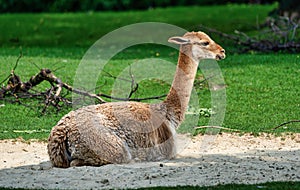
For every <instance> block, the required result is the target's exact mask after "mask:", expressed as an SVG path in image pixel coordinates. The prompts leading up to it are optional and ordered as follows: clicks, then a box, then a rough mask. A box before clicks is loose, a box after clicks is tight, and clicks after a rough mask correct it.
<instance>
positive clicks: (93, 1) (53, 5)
mask: <svg viewBox="0 0 300 190" xmlns="http://www.w3.org/2000/svg"><path fill="white" fill-rule="evenodd" d="M291 1H292V2H299V0H284V1H282V2H287V4H286V3H284V7H287V8H290V7H294V6H291V5H290V2H291ZM274 2H276V1H275V0H217V1H216V0H43V1H41V0H0V12H1V13H4V12H6V13H8V12H10V13H15V12H31V13H32V12H83V11H124V10H145V9H151V8H156V7H168V6H189V5H220V4H228V3H247V4H248V3H259V4H266V3H274ZM298 4H299V3H298Z"/></svg>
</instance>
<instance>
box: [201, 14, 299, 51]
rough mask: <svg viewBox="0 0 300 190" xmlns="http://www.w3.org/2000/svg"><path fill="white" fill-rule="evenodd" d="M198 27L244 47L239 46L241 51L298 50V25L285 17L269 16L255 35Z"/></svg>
mask: <svg viewBox="0 0 300 190" xmlns="http://www.w3.org/2000/svg"><path fill="white" fill-rule="evenodd" d="M198 27H199V28H200V29H201V30H205V31H207V32H208V33H214V34H217V35H219V36H221V37H222V38H223V39H227V40H229V41H232V42H233V43H235V44H237V45H238V46H241V47H244V49H241V48H239V50H240V51H241V50H242V52H245V51H249V50H254V51H259V52H278V51H287V52H299V51H300V40H299V39H296V32H297V30H298V29H299V25H298V24H297V23H295V22H293V21H291V20H290V19H289V18H287V17H279V18H278V19H273V18H269V20H268V21H267V22H266V23H265V24H264V26H263V27H264V28H263V29H260V31H258V34H257V35H255V36H249V35H247V34H246V33H244V32H241V31H237V30H236V31H235V34H226V33H223V32H221V31H218V30H216V29H213V28H209V27H206V26H203V25H199V26H198ZM298 37H299V36H298Z"/></svg>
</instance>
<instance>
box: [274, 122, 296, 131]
mask: <svg viewBox="0 0 300 190" xmlns="http://www.w3.org/2000/svg"><path fill="white" fill-rule="evenodd" d="M298 122H300V120H291V121H287V122H284V123H282V124H280V125H278V126H276V127H274V128H273V129H272V130H276V129H278V128H280V127H282V126H285V125H287V124H290V123H298Z"/></svg>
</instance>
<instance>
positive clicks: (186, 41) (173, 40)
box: [168, 36, 191, 45]
mask: <svg viewBox="0 0 300 190" xmlns="http://www.w3.org/2000/svg"><path fill="white" fill-rule="evenodd" d="M168 42H170V43H174V44H180V45H183V44H190V43H191V41H190V40H189V39H187V38H184V37H179V36H175V37H171V38H169V40H168Z"/></svg>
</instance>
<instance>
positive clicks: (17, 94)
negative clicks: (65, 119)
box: [0, 54, 166, 113]
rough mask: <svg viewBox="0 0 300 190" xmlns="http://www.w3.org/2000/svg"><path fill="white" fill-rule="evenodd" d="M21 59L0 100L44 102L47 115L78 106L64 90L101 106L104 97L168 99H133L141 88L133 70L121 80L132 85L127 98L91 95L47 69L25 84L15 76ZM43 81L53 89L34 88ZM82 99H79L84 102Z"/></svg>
mask: <svg viewBox="0 0 300 190" xmlns="http://www.w3.org/2000/svg"><path fill="white" fill-rule="evenodd" d="M21 57H22V54H20V56H19V57H18V59H17V61H16V64H15V66H14V68H13V69H12V71H11V74H10V75H9V76H8V77H7V78H6V79H5V80H3V81H2V83H1V84H0V85H1V86H2V87H0V100H4V99H5V100H6V101H8V102H12V103H19V104H22V103H21V101H20V99H36V100H39V101H42V103H43V105H44V106H43V109H42V113H45V112H46V110H47V109H48V107H49V106H52V107H54V108H56V110H57V111H59V110H60V109H61V103H64V104H66V105H75V104H76V101H77V100H76V99H74V100H71V98H70V97H69V98H67V96H64V95H63V94H62V92H63V89H65V90H66V92H73V93H75V94H78V95H81V97H82V98H84V97H88V98H91V99H96V100H97V103H100V104H101V103H105V102H106V101H105V100H103V99H102V97H103V98H109V99H113V100H122V101H143V100H151V99H161V98H164V97H166V94H163V95H159V96H153V97H146V98H131V97H132V95H133V94H134V93H135V92H136V91H137V90H138V87H139V85H138V83H136V82H135V79H134V75H133V74H132V73H131V70H130V73H129V75H130V78H131V80H128V79H120V80H125V81H127V82H130V83H131V90H130V93H129V96H128V97H127V98H121V97H113V96H110V95H107V94H104V93H98V94H95V93H90V92H88V91H86V90H81V89H77V88H74V87H72V86H71V85H69V84H67V83H65V82H63V81H62V80H61V79H60V78H58V77H57V76H55V75H54V73H53V72H52V71H51V70H50V69H47V68H43V69H40V71H39V73H37V74H36V75H34V76H32V77H31V78H30V79H29V80H28V81H27V82H23V81H22V80H21V78H20V77H19V76H18V75H17V74H15V70H16V69H17V66H18V62H19V60H20V58H21ZM106 74H107V75H108V76H109V77H113V78H115V79H116V77H114V76H113V75H111V74H109V73H107V72H106ZM118 79H119V78H118ZM5 81H7V84H6V85H4V84H3V83H4V82H5ZM43 81H47V82H48V83H50V84H51V87H50V88H49V89H47V90H46V91H44V92H38V91H36V90H35V89H34V87H36V86H38V85H39V84H40V83H42V82H43ZM94 90H95V89H94ZM7 97H12V98H14V101H12V99H11V98H10V99H9V100H8V99H7ZM81 97H80V98H79V99H81V100H82V98H81ZM79 99H78V100H79ZM83 100H84V99H83ZM80 102H82V101H80ZM22 105H23V104H22Z"/></svg>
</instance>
